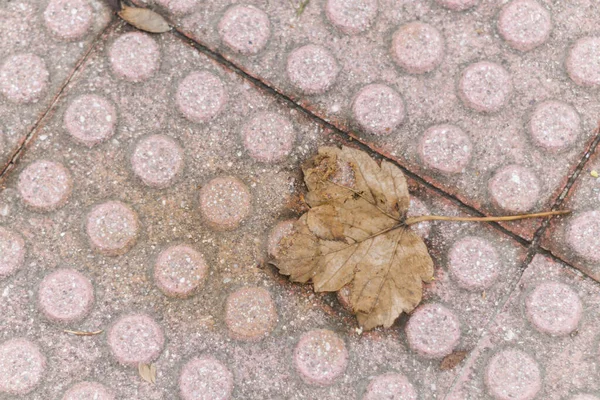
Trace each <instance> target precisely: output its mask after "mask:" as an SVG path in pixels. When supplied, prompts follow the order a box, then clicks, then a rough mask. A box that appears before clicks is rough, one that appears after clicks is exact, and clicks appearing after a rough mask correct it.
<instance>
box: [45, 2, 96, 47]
mask: <svg viewBox="0 0 600 400" xmlns="http://www.w3.org/2000/svg"><path fill="white" fill-rule="evenodd" d="M93 17H94V10H93V9H92V7H91V6H90V5H89V3H88V1H87V0H50V3H48V7H46V11H44V21H45V22H46V27H47V28H48V29H49V30H50V31H51V32H52V33H53V34H55V35H56V36H58V37H59V38H61V39H63V40H74V39H79V38H81V37H82V36H84V35H85V33H86V32H87V31H88V30H89V29H90V27H91V26H92V22H94V19H93Z"/></svg>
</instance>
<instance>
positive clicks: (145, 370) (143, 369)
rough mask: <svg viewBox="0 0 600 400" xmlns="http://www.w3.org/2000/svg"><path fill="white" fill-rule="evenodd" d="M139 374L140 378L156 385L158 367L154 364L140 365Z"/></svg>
mask: <svg viewBox="0 0 600 400" xmlns="http://www.w3.org/2000/svg"><path fill="white" fill-rule="evenodd" d="M138 372H139V374H140V377H141V378H142V379H143V380H145V381H146V382H148V383H151V384H153V385H154V384H155V383H156V366H155V365H154V364H144V363H139V364H138Z"/></svg>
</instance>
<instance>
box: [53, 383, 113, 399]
mask: <svg viewBox="0 0 600 400" xmlns="http://www.w3.org/2000/svg"><path fill="white" fill-rule="evenodd" d="M114 399H115V396H114V395H113V393H112V392H111V391H110V390H109V389H108V388H107V387H106V386H104V385H102V384H100V383H98V382H80V383H78V384H76V385H73V386H72V387H71V388H70V389H69V390H68V391H67V392H66V393H65V395H64V396H63V398H62V400H114Z"/></svg>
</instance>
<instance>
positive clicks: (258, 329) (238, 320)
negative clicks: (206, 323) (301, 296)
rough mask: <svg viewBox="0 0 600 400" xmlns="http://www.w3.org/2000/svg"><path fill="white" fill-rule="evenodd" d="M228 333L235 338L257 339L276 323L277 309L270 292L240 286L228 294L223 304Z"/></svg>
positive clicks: (267, 333) (264, 335)
mask: <svg viewBox="0 0 600 400" xmlns="http://www.w3.org/2000/svg"><path fill="white" fill-rule="evenodd" d="M225 322H226V324H227V328H229V335H230V336H231V337H232V338H234V339H236V340H243V341H248V342H251V341H258V340H261V339H263V338H264V337H266V336H268V335H269V334H270V333H271V332H272V331H273V329H274V328H275V325H276V324H277V309H276V308H275V303H274V302H273V299H272V298H271V294H270V293H269V292H268V291H267V290H266V289H263V288H258V287H253V288H241V289H239V290H237V291H235V292H234V293H232V294H230V295H229V297H228V298H227V303H226V305H225Z"/></svg>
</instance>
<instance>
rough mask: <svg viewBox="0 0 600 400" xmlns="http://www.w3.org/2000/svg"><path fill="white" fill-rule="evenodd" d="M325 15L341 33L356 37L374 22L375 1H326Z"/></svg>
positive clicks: (375, 13)
mask: <svg viewBox="0 0 600 400" xmlns="http://www.w3.org/2000/svg"><path fill="white" fill-rule="evenodd" d="M325 15H327V18H328V19H329V21H330V22H331V23H332V24H333V25H334V26H335V27H336V28H337V29H339V30H340V31H342V32H343V33H345V34H347V35H356V34H357V33H361V32H363V31H365V30H367V29H368V28H369V26H371V24H372V23H373V21H374V20H375V17H376V16H377V0H327V3H326V4H325Z"/></svg>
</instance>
